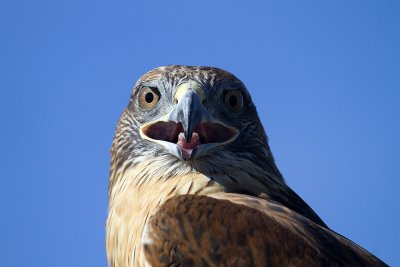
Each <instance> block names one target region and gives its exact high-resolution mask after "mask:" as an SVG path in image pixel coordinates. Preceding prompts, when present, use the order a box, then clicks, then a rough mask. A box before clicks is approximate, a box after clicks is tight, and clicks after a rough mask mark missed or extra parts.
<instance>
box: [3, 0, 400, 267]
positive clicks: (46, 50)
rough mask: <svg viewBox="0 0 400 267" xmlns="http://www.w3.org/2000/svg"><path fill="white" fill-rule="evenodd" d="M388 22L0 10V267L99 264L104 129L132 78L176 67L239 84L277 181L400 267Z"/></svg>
mask: <svg viewBox="0 0 400 267" xmlns="http://www.w3.org/2000/svg"><path fill="white" fill-rule="evenodd" d="M195 2H196V4H195ZM399 14H400V4H399V2H398V1H355V0H354V1H345V0H342V1H297V0H293V1H289V0H283V1H246V2H245V1H228V0H226V1H211V0H207V1H174V0H171V1H158V2H156V1H147V2H145V1H141V2H138V1H85V0H79V1H50V0H49V1H43V0H38V1H21V0H15V1H11V0H9V1H1V7H0V36H1V41H0V100H1V104H0V121H1V126H0V127H1V131H0V136H1V138H0V147H1V153H0V165H1V168H0V179H1V180H0V181H1V194H0V212H1V215H0V229H1V234H0V258H1V259H2V263H1V265H3V266H106V264H107V261H106V253H105V220H106V216H107V197H108V195H107V186H108V169H109V159H110V158H109V148H110V145H111V141H112V138H113V134H114V129H115V125H116V122H117V120H118V118H119V116H120V114H121V112H122V110H123V109H124V108H125V106H126V104H127V103H128V99H129V95H130V91H131V88H132V86H133V84H134V83H135V82H136V80H137V79H138V78H139V77H140V76H141V75H142V74H144V73H145V72H147V71H148V70H150V69H152V68H154V67H157V66H161V65H167V64H186V65H208V66H217V67H221V68H224V69H227V70H229V71H231V72H232V73H234V74H235V75H236V76H238V77H239V78H240V79H241V80H242V81H243V82H244V83H245V84H246V85H247V87H248V89H249V91H250V92H251V94H252V96H253V99H254V101H255V104H256V106H257V108H258V112H259V115H260V117H261V118H262V122H263V124H264V127H265V129H266V131H267V134H268V135H269V138H270V145H271V148H272V151H273V153H274V155H275V158H276V161H277V164H278V167H279V168H280V170H281V171H282V173H283V174H284V176H285V178H286V181H287V183H288V184H289V185H290V186H291V187H292V188H293V189H294V190H295V191H296V192H297V193H298V194H299V195H300V196H301V197H302V198H303V199H304V200H305V201H306V202H308V203H309V204H310V206H311V207H313V209H314V210H315V211H316V212H317V213H318V214H319V215H320V216H321V217H322V218H323V219H324V221H325V222H326V223H327V224H328V225H329V226H330V227H331V228H332V229H334V230H335V231H337V232H339V233H341V234H342V235H344V236H346V237H348V238H350V239H351V240H353V241H354V242H356V243H358V244H360V245H361V246H363V247H365V248H366V249H368V250H369V251H371V252H372V253H374V254H375V255H376V256H378V257H380V258H381V259H382V260H384V261H385V262H386V263H388V264H390V265H392V266H400V253H399V244H398V243H399V241H400V208H399V205H400V201H399V200H398V196H399V186H400V175H399V170H398V169H399V167H400V156H399V150H400V141H399V137H400V118H399V117H400V52H399V49H400V16H399Z"/></svg>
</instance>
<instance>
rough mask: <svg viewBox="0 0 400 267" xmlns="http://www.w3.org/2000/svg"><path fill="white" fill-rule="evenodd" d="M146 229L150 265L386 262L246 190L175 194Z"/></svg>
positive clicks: (353, 264) (330, 264) (346, 264)
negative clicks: (211, 193)
mask: <svg viewBox="0 0 400 267" xmlns="http://www.w3.org/2000/svg"><path fill="white" fill-rule="evenodd" d="M146 235H147V236H146V238H145V239H144V240H146V243H145V244H144V248H145V254H146V258H147V260H148V261H149V262H150V264H151V265H152V266H387V265H386V264H385V263H383V262H382V261H380V260H379V259H378V258H376V257H375V256H373V255H372V254H370V253H369V252H367V251H366V250H364V249H363V248H361V247H360V246H358V245H356V244H355V243H353V242H351V241H349V240H348V239H346V238H344V237H342V236H340V235H338V234H336V233H335V232H332V231H331V230H328V229H326V228H324V227H321V226H319V225H317V224H316V223H314V222H312V221H310V220H308V219H306V218H305V217H303V216H302V215H300V214H298V213H296V212H294V211H292V210H290V209H288V208H286V207H284V206H282V205H281V204H279V203H276V202H272V201H268V200H264V199H260V198H256V197H251V196H247V195H242V194H230V193H219V194H214V195H212V196H199V195H182V196H178V197H174V198H172V199H170V200H168V201H167V202H165V203H164V204H163V205H162V206H161V207H160V208H159V210H158V211H157V213H156V214H155V215H154V216H153V217H152V218H151V220H150V221H149V223H148V225H147V233H146Z"/></svg>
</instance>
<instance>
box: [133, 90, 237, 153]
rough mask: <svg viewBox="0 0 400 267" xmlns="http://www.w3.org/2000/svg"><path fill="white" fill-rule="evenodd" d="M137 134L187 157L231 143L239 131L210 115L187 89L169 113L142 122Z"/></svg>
mask: <svg viewBox="0 0 400 267" xmlns="http://www.w3.org/2000/svg"><path fill="white" fill-rule="evenodd" d="M140 135H141V136H142V138H143V139H146V140H148V141H151V142H155V143H158V144H160V145H162V146H163V147H165V148H166V149H167V150H168V151H169V152H170V153H171V154H173V155H175V156H176V157H178V158H180V159H182V160H189V159H193V158H197V157H200V156H203V155H205V154H207V153H208V152H209V151H211V150H212V149H213V148H215V147H217V146H221V145H225V144H228V143H230V142H232V141H233V140H235V139H236V137H237V136H238V135H239V131H238V130H237V129H235V128H233V127H230V126H227V125H226V124H224V123H222V122H221V121H218V120H215V119H213V118H211V116H210V115H209V114H208V112H207V111H206V110H205V109H204V107H203V105H202V104H201V101H200V98H199V96H198V94H197V93H196V91H195V90H191V89H190V90H188V91H187V92H186V93H184V94H183V95H182V97H180V99H179V101H178V104H177V105H176V106H175V108H174V109H173V110H172V111H171V112H170V113H168V114H166V115H165V116H163V117H161V118H160V119H158V120H156V121H152V122H150V123H147V124H145V125H143V126H142V127H141V128H140Z"/></svg>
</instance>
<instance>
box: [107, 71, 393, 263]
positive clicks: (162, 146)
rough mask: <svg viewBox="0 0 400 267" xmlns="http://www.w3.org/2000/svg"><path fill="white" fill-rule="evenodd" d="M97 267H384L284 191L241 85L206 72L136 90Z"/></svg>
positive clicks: (159, 79) (120, 129) (122, 130)
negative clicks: (101, 266) (103, 254)
mask: <svg viewBox="0 0 400 267" xmlns="http://www.w3.org/2000/svg"><path fill="white" fill-rule="evenodd" d="M107 255H108V260H109V264H110V265H111V266H114V267H121V266H124V267H127V266H386V264H384V263H383V262H382V261H380V260H379V259H378V258H376V257H375V256H373V255H372V254H370V253H369V252H368V251H366V250H364V249H363V248H361V247H359V246H358V245H356V244H354V243H353V242H351V241H349V240H348V239H346V238H344V237H342V236H341V235H339V234H337V233H335V232H334V231H332V230H330V229H329V228H328V227H327V226H326V225H325V223H324V222H323V221H322V220H321V218H319V217H318V215H317V214H316V213H315V212H314V211H313V210H312V209H311V208H310V207H309V206H308V205H307V204H306V203H305V202H304V201H303V200H302V199H301V198H300V197H299V196H298V195H297V194H296V193H295V192H294V191H293V190H292V189H290V187H289V186H288V185H287V184H286V183H285V181H284V179H283V177H282V175H281V173H280V172H279V170H278V168H277V167H276V165H275V162H274V159H273V156H272V153H271V151H270V148H269V146H268V141H267V136H266V135H265V133H264V130H263V127H262V125H261V123H260V120H259V118H258V115H257V112H256V108H255V106H254V104H253V102H252V100H251V97H250V95H249V92H248V91H247V90H246V87H245V86H244V85H243V83H242V82H241V81H240V80H239V79H237V78H236V77H235V76H234V75H232V74H231V73H229V72H226V71H224V70H221V69H217V68H211V67H189V66H167V67H160V68H156V69H154V70H152V71H150V72H148V73H147V74H145V75H144V76H142V77H141V78H140V79H139V81H138V82H137V83H136V85H135V87H134V89H133V92H132V95H131V98H130V101H129V104H128V106H127V107H126V109H125V110H124V112H123V114H122V116H121V118H120V120H119V122H118V126H117V130H116V133H115V138H114V141H113V144H112V148H111V170H110V185H109V215H108V219H107Z"/></svg>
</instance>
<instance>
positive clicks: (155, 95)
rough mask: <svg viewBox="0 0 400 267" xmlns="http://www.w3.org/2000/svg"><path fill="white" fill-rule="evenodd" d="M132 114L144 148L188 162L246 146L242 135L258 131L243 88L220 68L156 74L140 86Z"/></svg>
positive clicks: (166, 69) (163, 70) (168, 70)
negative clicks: (228, 147)
mask: <svg viewBox="0 0 400 267" xmlns="http://www.w3.org/2000/svg"><path fill="white" fill-rule="evenodd" d="M176 68H178V69H179V71H177V70H176ZM128 111H130V113H131V115H132V116H133V120H134V121H135V125H134V129H135V130H136V134H137V135H138V136H140V138H136V139H139V140H141V143H142V144H141V146H142V147H146V148H148V149H149V150H150V151H153V152H154V153H156V154H160V153H161V154H163V153H169V154H170V155H173V156H174V157H176V158H178V159H180V160H183V161H193V160H196V159H198V158H202V157H203V158H204V157H207V156H210V155H212V154H213V153H216V151H220V152H221V151H224V150H225V151H226V147H227V146H230V145H231V148H234V147H235V144H236V145H241V146H243V142H244V141H245V140H241V132H248V131H249V130H250V131H251V130H252V131H253V132H255V131H256V130H259V129H257V126H258V125H259V120H258V117H257V114H256V113H255V108H254V106H253V104H252V102H251V99H250V96H249V93H248V92H247V90H246V88H245V86H244V85H243V83H242V82H241V81H240V80H238V79H237V78H236V77H234V76H233V75H232V74H230V73H227V72H225V71H222V70H220V69H215V68H199V67H183V66H179V67H177V66H169V67H163V68H159V69H155V70H153V71H151V72H149V73H147V74H145V75H144V76H143V77H142V78H141V79H139V81H138V82H137V84H136V86H135V88H134V90H133V93H132V96H131V102H130V105H129V106H128ZM254 136H255V137H257V138H256V139H259V138H260V136H261V138H262V137H263V136H264V135H263V134H262V133H261V135H257V134H256V133H254ZM253 141H254V140H253ZM248 142H250V143H251V140H248ZM255 143H257V141H255ZM150 148H151V149H150ZM239 148H240V146H237V147H236V149H239Z"/></svg>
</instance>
